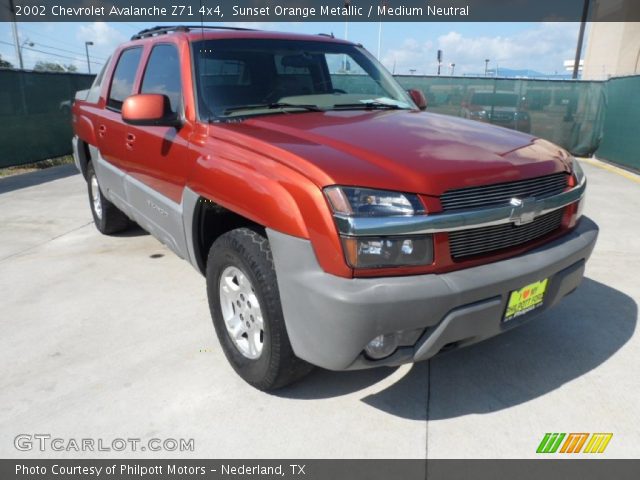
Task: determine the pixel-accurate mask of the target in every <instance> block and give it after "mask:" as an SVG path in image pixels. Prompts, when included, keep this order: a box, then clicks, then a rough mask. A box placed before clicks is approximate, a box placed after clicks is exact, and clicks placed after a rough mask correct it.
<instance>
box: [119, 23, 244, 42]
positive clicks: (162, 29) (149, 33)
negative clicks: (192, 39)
mask: <svg viewBox="0 0 640 480" xmlns="http://www.w3.org/2000/svg"><path fill="white" fill-rule="evenodd" d="M199 29H206V30H246V31H254V29H252V28H240V27H221V26H217V25H169V26H167V25H165V26H157V27H151V28H146V29H144V30H140V31H139V32H138V33H136V34H135V35H134V36H132V37H131V40H140V39H141V38H148V37H155V36H157V35H166V34H167V33H172V32H189V31H191V30H199Z"/></svg>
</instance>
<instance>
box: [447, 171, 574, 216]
mask: <svg viewBox="0 0 640 480" xmlns="http://www.w3.org/2000/svg"><path fill="white" fill-rule="evenodd" d="M567 180H568V175H567V174H566V173H554V174H553V175H546V176H544V177H537V178H531V179H529V180H519V181H517V182H508V183H495V184H493V185H483V186H481V187H466V188H460V189H457V190H449V191H447V192H445V193H444V194H443V195H442V196H441V197H440V202H441V203H442V208H443V209H444V210H463V209H470V208H485V207H495V206H502V205H509V202H510V200H511V199H512V198H514V197H517V198H521V199H522V198H527V197H538V198H544V197H549V196H551V195H556V194H558V193H562V192H563V191H564V189H565V188H567Z"/></svg>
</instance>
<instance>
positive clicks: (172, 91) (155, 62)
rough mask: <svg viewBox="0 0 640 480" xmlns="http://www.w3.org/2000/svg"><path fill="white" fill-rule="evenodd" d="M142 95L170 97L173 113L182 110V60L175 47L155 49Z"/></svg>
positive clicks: (158, 47)
mask: <svg viewBox="0 0 640 480" xmlns="http://www.w3.org/2000/svg"><path fill="white" fill-rule="evenodd" d="M140 93H161V94H163V95H166V96H167V97H169V102H170V103H171V111H172V112H173V113H176V112H177V111H178V110H179V109H180V102H181V99H182V94H181V86H180V60H179V58H178V50H177V49H176V47H175V46H174V45H156V46H155V47H153V50H152V51H151V55H150V56H149V62H148V63H147V68H146V70H145V72H144V77H143V79H142V89H141V90H140Z"/></svg>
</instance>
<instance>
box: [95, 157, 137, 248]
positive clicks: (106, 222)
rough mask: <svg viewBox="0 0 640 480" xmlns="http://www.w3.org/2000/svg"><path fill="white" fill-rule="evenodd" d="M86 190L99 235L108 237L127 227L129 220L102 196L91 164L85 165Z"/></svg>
mask: <svg viewBox="0 0 640 480" xmlns="http://www.w3.org/2000/svg"><path fill="white" fill-rule="evenodd" d="M87 190H88V192H89V206H90V207H91V214H92V216H93V222H94V223H95V225H96V228H97V229H98V230H99V231H100V233H104V234H106V235H109V234H112V233H117V232H121V231H122V230H125V229H126V228H127V227H128V226H129V218H128V217H127V216H126V215H125V214H124V213H122V212H121V211H120V210H118V207H116V206H115V205H114V204H113V203H111V202H110V201H109V200H107V198H106V197H105V196H104V195H103V194H102V190H100V183H99V182H98V176H97V175H96V171H95V169H94V168H93V163H92V162H89V163H88V164H87Z"/></svg>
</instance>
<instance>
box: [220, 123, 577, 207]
mask: <svg viewBox="0 0 640 480" xmlns="http://www.w3.org/2000/svg"><path fill="white" fill-rule="evenodd" d="M222 129H223V130H227V129H228V130H232V131H233V132H234V133H233V134H232V135H231V136H233V137H236V138H237V139H238V141H240V142H242V144H243V146H245V147H247V148H251V149H254V150H256V151H257V152H259V153H262V154H266V155H269V156H271V157H273V158H274V159H276V160H278V161H280V162H282V163H285V164H287V165H289V166H290V167H291V168H294V169H296V170H298V171H300V172H302V173H303V174H305V175H306V176H308V177H309V178H311V179H312V180H313V181H315V182H316V183H317V184H318V185H319V186H321V187H324V186H327V185H331V184H337V185H353V186H365V187H372V188H384V189H388V190H399V191H405V192H413V193H420V194H425V195H440V194H441V193H443V192H444V191H446V190H449V189H452V188H462V187H467V186H475V185H485V184H489V183H499V182H508V181H514V180H520V179H526V178H533V177H536V176H541V175H548V174H551V173H557V172H561V171H568V170H569V168H570V159H569V155H568V154H567V153H566V151H564V150H563V149H561V148H560V147H558V146H556V145H553V144H552V143H550V142H547V141H545V140H541V139H537V138H536V137H532V136H531V135H527V134H523V133H519V132H515V131H512V130H507V129H503V128H500V127H495V126H492V125H487V124H484V123H480V122H474V121H469V120H463V119H460V118H456V117H451V116H445V115H437V114H432V113H426V112H418V111H406V110H392V111H388V110H387V111H380V110H378V111H362V110H355V111H328V112H304V113H287V114H276V115H264V116H259V117H258V116H256V117H250V118H248V119H246V120H245V121H243V122H239V123H232V124H226V125H224V126H222ZM229 133H231V132H229ZM236 134H239V135H236ZM223 135H224V133H223ZM245 135H246V136H245ZM227 138H229V137H227Z"/></svg>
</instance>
